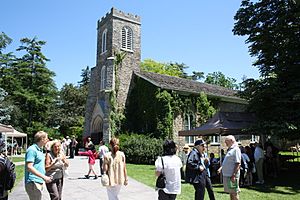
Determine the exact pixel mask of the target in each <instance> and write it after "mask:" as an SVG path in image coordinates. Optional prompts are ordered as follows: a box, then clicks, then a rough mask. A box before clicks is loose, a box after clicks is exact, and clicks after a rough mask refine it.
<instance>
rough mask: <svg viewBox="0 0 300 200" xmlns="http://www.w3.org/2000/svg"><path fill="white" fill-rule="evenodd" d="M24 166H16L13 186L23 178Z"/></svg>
mask: <svg viewBox="0 0 300 200" xmlns="http://www.w3.org/2000/svg"><path fill="white" fill-rule="evenodd" d="M24 170H25V169H24V165H18V166H16V175H17V178H16V182H15V186H16V185H18V184H19V183H20V182H21V181H22V180H23V178H24Z"/></svg>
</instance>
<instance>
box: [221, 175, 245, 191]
mask: <svg viewBox="0 0 300 200" xmlns="http://www.w3.org/2000/svg"><path fill="white" fill-rule="evenodd" d="M239 180H240V179H239V178H236V183H237V184H236V185H235V187H233V186H232V185H231V183H230V182H231V180H230V177H226V176H223V185H224V192H226V193H229V194H236V193H239V192H241V190H240V187H239ZM229 181H230V182H229Z"/></svg>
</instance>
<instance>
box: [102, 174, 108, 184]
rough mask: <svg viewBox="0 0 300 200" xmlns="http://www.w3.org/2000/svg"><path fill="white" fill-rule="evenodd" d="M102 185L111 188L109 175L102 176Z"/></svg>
mask: <svg viewBox="0 0 300 200" xmlns="http://www.w3.org/2000/svg"><path fill="white" fill-rule="evenodd" d="M101 184H102V185H103V186H109V178H108V175H107V174H103V175H102V176H101Z"/></svg>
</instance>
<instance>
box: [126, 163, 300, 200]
mask: <svg viewBox="0 0 300 200" xmlns="http://www.w3.org/2000/svg"><path fill="white" fill-rule="evenodd" d="M288 165H289V167H288V170H286V171H282V172H281V174H280V176H279V177H278V178H276V179H268V178H267V179H266V184H264V185H255V186H252V187H249V188H242V189H241V190H242V192H241V193H240V199H259V200H282V199H284V200H295V199H300V185H299V180H300V173H299V169H300V164H299V163H298V162H294V163H288ZM126 166H127V171H128V175H129V176H130V177H132V178H133V179H135V180H137V181H140V182H142V183H144V184H145V185H148V186H150V187H152V188H153V189H154V184H155V179H156V178H155V175H154V171H155V167H154V166H153V165H134V164H126ZM181 186H182V188H181V194H180V195H178V196H177V199H178V200H191V199H194V188H193V186H192V185H190V184H185V183H182V185H181ZM213 188H214V193H215V197H216V199H218V200H228V199H229V195H228V194H226V193H224V191H223V185H221V184H214V185H213ZM208 199H209V198H208V194H207V192H206V194H205V200H208Z"/></svg>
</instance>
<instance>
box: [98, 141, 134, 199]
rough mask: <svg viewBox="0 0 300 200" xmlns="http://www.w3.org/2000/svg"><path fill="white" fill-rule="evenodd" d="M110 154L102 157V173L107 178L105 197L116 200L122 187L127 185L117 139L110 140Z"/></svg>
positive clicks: (124, 166)
mask: <svg viewBox="0 0 300 200" xmlns="http://www.w3.org/2000/svg"><path fill="white" fill-rule="evenodd" d="M109 145H110V148H111V152H109V153H107V154H106V155H105V157H104V165H103V171H104V173H105V174H107V175H108V177H109V185H108V186H107V195H108V199H109V200H118V199H119V198H118V194H119V192H120V190H121V186H122V185H127V184H128V178H127V171H126V161H125V154H124V153H123V152H122V151H119V139H117V138H112V139H111V140H110V142H109Z"/></svg>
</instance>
